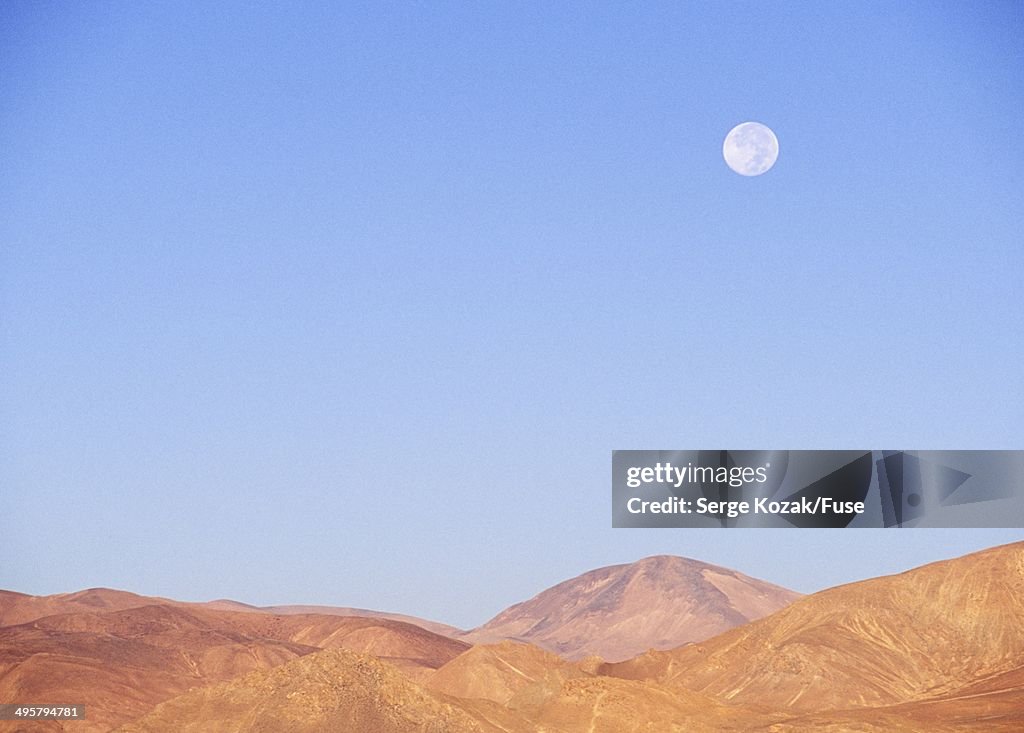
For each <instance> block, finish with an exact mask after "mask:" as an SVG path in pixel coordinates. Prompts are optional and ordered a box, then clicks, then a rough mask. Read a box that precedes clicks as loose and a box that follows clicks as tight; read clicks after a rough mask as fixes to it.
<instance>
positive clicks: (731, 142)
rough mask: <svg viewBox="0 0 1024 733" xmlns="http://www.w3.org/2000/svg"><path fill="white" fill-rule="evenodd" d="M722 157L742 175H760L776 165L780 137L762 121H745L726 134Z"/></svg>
mask: <svg viewBox="0 0 1024 733" xmlns="http://www.w3.org/2000/svg"><path fill="white" fill-rule="evenodd" d="M722 157H724V158H725V163H726V165H728V166H729V167H730V168H732V169H733V170H734V171H736V172H737V173H739V174H740V175H741V176H759V175H761V174H762V173H765V172H766V171H768V170H769V169H770V168H771V167H772V166H773V165H775V160H776V159H777V158H778V157H779V139H778V138H777V137H775V133H774V132H772V131H771V128H769V127H767V126H766V125H762V124H761V123H760V122H743V123H741V124H739V125H736V127H734V128H732V129H731V130H729V134H728V135H726V136H725V142H724V143H722Z"/></svg>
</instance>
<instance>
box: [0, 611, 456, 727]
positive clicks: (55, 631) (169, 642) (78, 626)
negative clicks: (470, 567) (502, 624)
mask: <svg viewBox="0 0 1024 733" xmlns="http://www.w3.org/2000/svg"><path fill="white" fill-rule="evenodd" d="M467 647H468V645H466V644H465V643H463V642H460V641H455V640H452V639H449V638H447V637H443V636H439V635H437V634H432V633H431V632H429V631H426V630H424V629H421V628H419V627H418V626H413V625H411V624H405V623H401V622H397V621H391V620H389V619H380V618H378V619H367V618H359V617H342V616H318V615H289V616H275V615H271V614H264V613H246V612H229V611H213V610H210V609H204V608H198V607H194V606H188V605H187V604H174V603H163V604H153V605H147V606H141V607H137V608H128V609H124V610H116V611H104V610H100V611H98V612H75V613H62V614H56V615H52V616H46V617H43V618H37V619H35V620H33V621H30V622H27V623H23V624H16V625H13V626H5V627H2V628H0V700H4V701H8V700H16V701H33V702H52V703H56V702H62V701H63V702H68V701H75V702H78V703H81V704H85V705H86V709H87V713H88V720H87V722H85V723H67V724H65V727H66V729H67V730H69V731H71V730H78V731H107V730H110V728H111V727H113V726H114V725H116V724H120V723H122V722H124V721H126V720H131V719H133V718H136V717H138V716H140V715H142V714H143V713H144V712H146V711H147V710H149V709H151V708H152V707H153V706H154V705H155V704H157V703H158V702H161V701H163V700H167V699H169V698H171V697H174V696H176V695H179V694H181V693H183V692H185V691H187V690H189V689H190V688H192V687H200V686H205V685H209V684H211V683H215V682H220V681H226V680H230V679H233V678H235V677H237V676H239V675H241V674H244V673H246V672H250V671H252V670H256V669H269V668H271V667H275V666H277V665H279V664H282V663H285V662H288V661H290V660H293V659H296V658H297V657H300V656H305V655H308V654H311V653H313V652H317V651H320V650H321V649H351V650H355V651H358V652H369V653H373V654H375V655H378V656H380V657H382V658H384V659H387V660H389V661H391V662H392V663H394V664H395V666H396V667H397V668H399V669H402V670H403V671H404V672H405V673H406V674H407V675H408V676H410V677H413V678H418V677H423V676H424V675H425V674H426V673H428V672H432V671H433V670H434V669H435V668H437V667H440V666H442V665H443V664H445V663H447V662H448V661H450V660H451V659H453V658H454V657H456V656H457V655H459V654H460V653H462V652H463V651H464V650H465V649H466V648H467ZM55 729H57V728H55ZM5 730H16V728H15V727H14V725H13V724H11V725H6V724H4V723H0V731H5Z"/></svg>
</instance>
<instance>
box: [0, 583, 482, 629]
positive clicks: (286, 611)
mask: <svg viewBox="0 0 1024 733" xmlns="http://www.w3.org/2000/svg"><path fill="white" fill-rule="evenodd" d="M153 604H166V605H173V606H183V607H185V608H199V609H208V610H212V611H239V612H248V613H263V614H270V615H272V616H292V615H310V614H315V615H319V616H359V617H361V618H382V619H389V620H392V621H401V622H403V623H407V624H412V625H414V626H419V627H420V628H423V629H426V630H427V631H432V632H433V633H435V634H441V635H443V636H450V637H452V638H456V637H458V636H460V635H461V634H463V631H462V630H461V629H457V628H455V627H454V626H449V625H447V624H442V623H439V622H437V621H430V620H428V619H422V618H417V617H415V616H408V615H406V614H402V613H386V612H384V611H370V610H367V609H361V608H347V607H339V606H298V605H292V606H253V605H250V604H248V603H241V602H239V601H232V600H230V599H224V598H222V599H218V600H215V601H206V602H201V603H192V602H188V601H175V600H171V599H169V598H161V597H159V596H140V595H138V594H136V593H129V592H128V591H123V590H113V589H111V588H89V589H88V590H82V591H76V592H74V593H57V594H54V595H49V596H32V595H28V594H25V593H16V592H14V591H7V590H0V627H2V626H14V625H16V624H23V623H27V622H28V621H33V620H35V619H37V618H43V617H44V616H53V615H55V614H58V613H78V612H92V613H98V612H102V611H124V610H127V609H129V608H139V607H141V606H150V605H153Z"/></svg>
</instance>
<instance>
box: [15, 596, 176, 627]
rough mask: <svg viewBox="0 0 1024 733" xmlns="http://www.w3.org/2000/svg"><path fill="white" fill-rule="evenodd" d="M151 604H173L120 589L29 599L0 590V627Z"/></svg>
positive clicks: (31, 597)
mask: <svg viewBox="0 0 1024 733" xmlns="http://www.w3.org/2000/svg"><path fill="white" fill-rule="evenodd" d="M154 603H173V601H169V600H168V599H166V598H154V597H151V596H140V595H137V594H135V593H129V592H127V591H123V590H111V589H110V588H89V589H88V590H80V591H76V592H74V593H58V594H56V595H52V596H30V595H27V594H25V593H15V592H13V591H8V590H0V626H14V625H16V624H23V623H27V622H29V621H34V620H35V619H37V618H43V617H44V616H53V615H55V614H58V613H78V612H86V613H100V612H103V611H124V610H126V609H129V608H139V607H140V606H149V605H152V604H154Z"/></svg>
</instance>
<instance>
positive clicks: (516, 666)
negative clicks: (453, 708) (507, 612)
mask: <svg viewBox="0 0 1024 733" xmlns="http://www.w3.org/2000/svg"><path fill="white" fill-rule="evenodd" d="M583 670H584V668H583V667H582V666H578V665H576V664H573V663H572V662H567V661H566V660H564V659H562V658H561V657H559V656H557V655H555V654H552V653H551V652H547V651H544V650H543V649H541V648H539V647H536V646H533V645H531V644H522V643H518V642H514V641H503V642H501V643H500V644H493V645H492V644H481V645H478V646H474V647H472V648H470V649H468V650H467V651H465V652H463V653H462V654H460V655H459V656H457V657H455V659H453V660H451V661H450V662H448V663H447V664H445V665H444V666H443V667H441V668H440V669H438V670H437V671H436V672H434V673H433V674H431V675H430V676H429V677H428V678H427V682H426V685H427V687H429V688H430V689H432V690H437V691H438V692H443V693H445V694H447V695H451V696H453V697H461V698H468V699H483V700H491V701H493V702H496V703H500V704H502V705H506V704H508V703H509V702H510V701H511V700H513V698H515V697H516V696H517V695H520V694H521V693H522V692H523V691H524V690H527V689H532V688H537V687H539V688H541V689H542V690H545V691H557V690H558V689H559V688H560V687H561V685H562V683H563V682H565V680H567V679H570V678H572V677H579V676H580V675H582V674H585V672H584V671H583Z"/></svg>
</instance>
